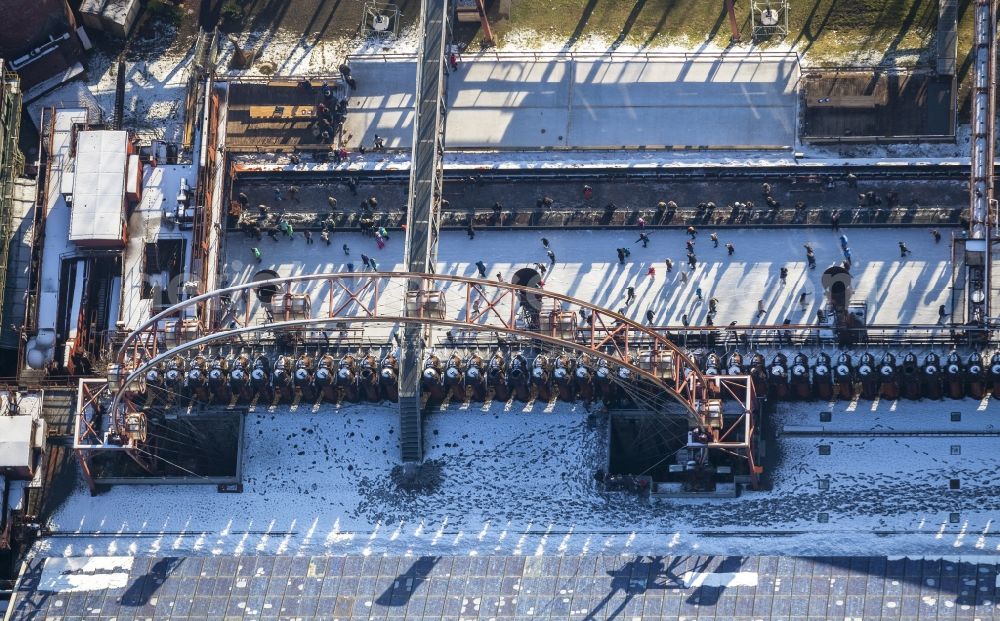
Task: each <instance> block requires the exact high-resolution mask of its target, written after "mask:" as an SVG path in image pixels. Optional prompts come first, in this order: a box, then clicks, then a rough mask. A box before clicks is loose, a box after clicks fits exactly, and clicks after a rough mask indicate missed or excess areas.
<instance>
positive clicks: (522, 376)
mask: <svg viewBox="0 0 1000 621" xmlns="http://www.w3.org/2000/svg"><path fill="white" fill-rule="evenodd" d="M528 376H529V373H528V361H527V360H526V359H525V358H524V356H523V355H521V354H514V356H513V357H512V358H511V359H510V372H509V373H508V374H507V378H508V385H509V386H510V391H511V392H512V393H513V394H514V398H515V399H517V400H518V401H523V402H525V403H527V402H528V399H530V398H531V394H530V393H531V391H530V390H529V389H528V386H529V384H528V382H529V377H528Z"/></svg>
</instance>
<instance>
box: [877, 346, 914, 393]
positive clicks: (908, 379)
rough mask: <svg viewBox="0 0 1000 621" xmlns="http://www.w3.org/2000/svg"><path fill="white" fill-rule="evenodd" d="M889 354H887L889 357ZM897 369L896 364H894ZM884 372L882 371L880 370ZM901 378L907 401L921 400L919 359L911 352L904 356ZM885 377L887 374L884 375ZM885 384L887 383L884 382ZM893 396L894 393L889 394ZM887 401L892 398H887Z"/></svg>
mask: <svg viewBox="0 0 1000 621" xmlns="http://www.w3.org/2000/svg"><path fill="white" fill-rule="evenodd" d="M888 355H889V354H886V356H888ZM885 361H886V359H885V356H883V357H882V362H883V364H885ZM893 367H895V364H893ZM879 372H880V373H881V372H882V369H880V370H879ZM901 376H902V377H900V378H899V382H898V383H899V384H902V395H903V397H905V398H907V399H919V398H920V384H921V381H922V378H921V377H920V373H919V369H918V368H917V357H916V356H915V355H913V352H910V353H908V354H906V355H905V356H903V365H902V373H901ZM883 377H885V374H884V373H883ZM882 383H883V384H884V383H885V381H884V380H883V382H882ZM889 394H892V393H889ZM886 398H887V399H889V398H892V397H888V396H887V397H886Z"/></svg>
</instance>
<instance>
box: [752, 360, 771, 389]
mask: <svg viewBox="0 0 1000 621" xmlns="http://www.w3.org/2000/svg"><path fill="white" fill-rule="evenodd" d="M766 367H767V365H766V363H765V362H764V356H762V355H761V354H754V355H752V356H750V379H751V380H752V381H753V389H754V393H755V394H758V395H762V396H766V395H767V381H768V380H767V368H766Z"/></svg>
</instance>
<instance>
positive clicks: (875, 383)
mask: <svg viewBox="0 0 1000 621" xmlns="http://www.w3.org/2000/svg"><path fill="white" fill-rule="evenodd" d="M858 379H859V380H861V398H862V399H868V400H869V401H871V400H873V399H875V397H876V396H878V389H879V378H878V375H877V374H876V372H875V356H872V355H871V354H870V353H868V352H865V353H863V354H861V361H860V362H858Z"/></svg>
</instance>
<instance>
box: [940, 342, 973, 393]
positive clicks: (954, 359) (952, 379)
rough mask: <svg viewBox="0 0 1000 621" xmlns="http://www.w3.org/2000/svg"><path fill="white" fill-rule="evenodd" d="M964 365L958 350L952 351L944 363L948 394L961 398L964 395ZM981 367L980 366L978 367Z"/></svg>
mask: <svg viewBox="0 0 1000 621" xmlns="http://www.w3.org/2000/svg"><path fill="white" fill-rule="evenodd" d="M976 355H977V356H978V354H976ZM964 367H965V365H964V364H963V363H962V358H961V357H959V355H958V352H956V351H952V352H951V353H950V354H948V359H947V360H945V363H944V375H945V385H946V391H947V393H948V396H949V397H951V398H952V399H961V398H963V397H964V396H965V380H966V377H965V368H964ZM980 368H982V367H980Z"/></svg>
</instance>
